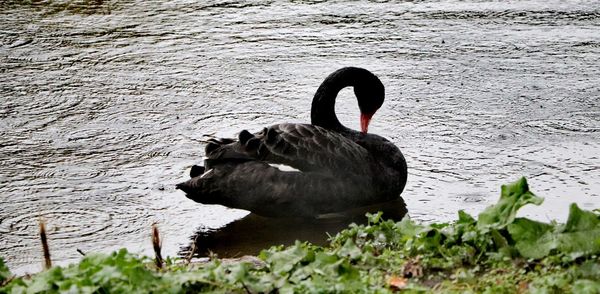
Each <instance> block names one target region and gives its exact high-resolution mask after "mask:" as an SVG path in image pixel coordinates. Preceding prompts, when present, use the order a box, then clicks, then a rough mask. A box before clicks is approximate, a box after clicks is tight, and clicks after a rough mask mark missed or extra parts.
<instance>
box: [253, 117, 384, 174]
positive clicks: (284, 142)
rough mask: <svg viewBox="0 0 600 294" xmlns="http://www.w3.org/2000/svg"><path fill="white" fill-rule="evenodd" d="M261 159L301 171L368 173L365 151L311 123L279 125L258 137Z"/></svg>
mask: <svg viewBox="0 0 600 294" xmlns="http://www.w3.org/2000/svg"><path fill="white" fill-rule="evenodd" d="M256 137H257V138H258V139H259V140H260V145H259V147H258V150H257V152H258V156H260V157H261V158H262V159H264V160H265V161H267V162H269V163H280V164H287V165H289V166H292V167H294V168H297V169H299V170H302V171H324V170H329V171H331V172H333V173H335V174H343V173H348V172H349V173H353V174H359V175H360V174H367V172H368V170H369V168H370V166H369V162H370V161H371V160H372V159H371V158H370V157H371V156H370V154H369V153H368V152H367V150H366V149H364V148H363V147H361V146H360V145H358V144H356V143H354V142H353V141H351V140H349V139H347V138H345V137H344V136H342V135H341V134H339V133H337V132H332V131H329V130H327V129H324V128H321V127H318V126H313V125H308V124H279V125H274V126H271V127H269V128H267V129H265V130H263V131H262V132H261V133H258V134H256Z"/></svg>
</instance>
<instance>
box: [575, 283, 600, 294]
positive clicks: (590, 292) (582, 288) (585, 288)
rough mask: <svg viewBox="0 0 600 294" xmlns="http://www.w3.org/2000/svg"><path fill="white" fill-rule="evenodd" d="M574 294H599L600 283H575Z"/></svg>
mask: <svg viewBox="0 0 600 294" xmlns="http://www.w3.org/2000/svg"><path fill="white" fill-rule="evenodd" d="M572 292H573V293H587V294H598V293H600V282H598V281H591V280H577V281H575V283H573V288H572Z"/></svg>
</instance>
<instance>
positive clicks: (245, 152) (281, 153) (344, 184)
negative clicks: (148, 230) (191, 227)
mask: <svg viewBox="0 0 600 294" xmlns="http://www.w3.org/2000/svg"><path fill="white" fill-rule="evenodd" d="M346 86H354V92H355V93H356V95H357V99H358V101H359V108H360V109H361V126H362V129H363V132H357V131H354V130H351V129H348V128H346V127H344V126H343V125H342V124H341V123H340V122H339V121H338V119H337V117H336V116H335V112H334V111H335V98H336V96H337V93H338V92H339V91H340V90H341V89H342V88H344V87H346ZM383 92H384V90H383V85H382V84H381V82H380V81H379V79H378V78H377V77H376V76H375V75H373V74H372V73H370V72H369V71H367V70H364V69H360V68H352V67H350V68H343V69H340V70H338V71H336V72H334V73H333V74H331V75H330V76H329V77H327V79H325V81H324V82H323V84H322V85H321V87H319V89H318V90H317V93H316V94H315V98H314V99H313V105H312V110H311V119H312V125H309V124H278V125H273V126H271V127H268V128H265V129H263V130H262V131H260V132H258V133H255V134H250V133H249V132H247V131H242V132H241V133H240V135H239V138H238V140H234V139H220V140H212V141H211V142H210V143H209V144H208V145H207V147H206V156H207V157H208V159H207V160H206V161H205V167H204V168H202V167H194V168H193V169H192V172H191V176H192V179H190V180H188V181H187V182H184V183H181V184H178V185H177V187H178V188H179V189H181V190H183V191H184V192H186V194H187V197H188V198H190V199H192V200H194V201H197V202H200V203H205V204H221V205H225V206H228V207H232V208H241V209H246V210H250V211H252V212H254V213H256V214H259V215H263V216H273V217H297V216H301V217H312V216H317V215H320V214H324V213H331V212H338V211H343V210H347V209H351V208H355V207H359V206H366V205H372V204H375V203H380V202H385V201H390V200H394V199H396V198H398V197H400V193H401V192H402V190H403V189H404V186H405V184H406V175H407V168H406V161H405V160H404V156H403V155H402V153H401V152H400V150H399V149H398V148H397V147H396V146H394V144H392V143H391V142H389V141H388V140H386V139H385V138H383V137H380V136H377V135H373V134H368V133H366V130H367V127H368V123H369V120H370V118H371V116H372V115H373V114H374V113H375V111H377V109H379V107H380V106H381V104H382V103H383V95H384V94H383ZM271 164H284V165H288V166H291V167H293V168H295V169H297V170H298V171H282V170H280V169H279V168H277V167H275V166H272V165H271Z"/></svg>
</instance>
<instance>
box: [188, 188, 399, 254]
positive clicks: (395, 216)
mask: <svg viewBox="0 0 600 294" xmlns="http://www.w3.org/2000/svg"><path fill="white" fill-rule="evenodd" d="M377 211H381V212H383V214H382V217H383V218H385V219H392V220H396V221H400V220H401V219H402V218H403V217H404V216H405V215H406V213H407V210H406V204H405V203H404V200H403V199H398V200H395V201H390V202H385V203H381V204H377V205H371V206H366V207H360V208H356V209H353V210H350V211H345V212H342V213H336V214H328V215H323V216H321V217H319V218H316V219H302V218H289V219H286V218H266V217H262V216H259V215H256V214H253V213H251V214H249V215H247V216H245V217H243V218H241V219H239V220H236V221H234V222H232V223H230V224H227V225H226V226H224V227H222V228H219V229H216V230H214V229H208V230H207V229H201V230H200V231H198V232H197V233H196V234H195V235H194V237H193V238H192V240H193V241H192V244H191V245H189V246H184V247H182V248H181V250H180V252H179V254H180V255H181V256H182V257H188V256H190V251H191V250H194V255H193V256H195V257H203V256H209V255H210V254H217V256H219V257H240V256H243V255H256V254H258V253H259V252H260V251H261V250H262V249H266V248H269V247H271V246H276V245H291V244H294V242H295V241H296V240H300V241H308V242H311V243H313V244H317V245H326V244H328V238H329V236H334V235H335V234H336V233H337V232H339V231H341V230H342V229H345V228H347V227H348V225H349V224H351V223H356V224H366V223H367V218H366V213H368V212H371V213H374V212H377Z"/></svg>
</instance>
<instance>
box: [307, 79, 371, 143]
mask: <svg viewBox="0 0 600 294" xmlns="http://www.w3.org/2000/svg"><path fill="white" fill-rule="evenodd" d="M357 75H359V72H358V71H357V70H356V69H354V68H344V69H341V70H338V71H336V72H334V73H332V74H331V75H329V76H328V77H327V78H326V79H325V80H324V81H323V83H322V84H321V86H319V88H318V89H317V92H316V93H315V96H314V98H313V101H312V107H311V111H310V116H311V117H310V118H311V123H312V124H313V125H316V126H320V127H323V128H326V129H330V130H334V131H338V132H340V131H348V130H350V129H349V128H347V127H345V126H344V125H343V124H342V123H341V122H340V121H339V120H338V118H337V115H336V114H335V100H336V98H337V95H338V93H339V92H340V91H341V90H342V89H343V88H345V87H348V86H354V85H355V82H356V81H357V80H358V79H357Z"/></svg>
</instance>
